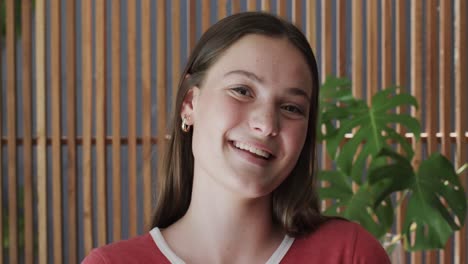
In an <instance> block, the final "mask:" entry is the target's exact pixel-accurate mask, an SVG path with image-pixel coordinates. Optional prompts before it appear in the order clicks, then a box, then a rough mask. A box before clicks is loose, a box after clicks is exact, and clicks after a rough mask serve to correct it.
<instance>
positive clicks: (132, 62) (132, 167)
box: [127, 1, 165, 237]
mask: <svg viewBox="0 0 468 264" xmlns="http://www.w3.org/2000/svg"><path fill="white" fill-rule="evenodd" d="M161 2H165V1H161ZM158 11H159V9H158ZM163 11H164V15H163V16H162V17H163V18H165V9H163ZM127 15H128V32H127V34H128V36H127V38H128V51H127V56H128V73H127V74H128V85H127V91H128V98H127V99H128V202H129V205H128V207H129V212H128V216H127V217H128V224H129V236H130V237H132V236H135V235H136V234H137V190H136V188H137V160H136V152H137V143H136V103H137V102H136V87H137V83H136V48H137V47H136V2H135V1H129V2H128V5H127ZM158 18H159V14H158ZM159 22H160V21H159V20H158V24H159ZM158 39H160V38H159V36H158ZM163 40H165V38H163ZM158 78H159V76H158Z"/></svg>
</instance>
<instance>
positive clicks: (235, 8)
mask: <svg viewBox="0 0 468 264" xmlns="http://www.w3.org/2000/svg"><path fill="white" fill-rule="evenodd" d="M231 4H232V6H231V9H232V14H236V13H239V12H240V0H232V1H231Z"/></svg>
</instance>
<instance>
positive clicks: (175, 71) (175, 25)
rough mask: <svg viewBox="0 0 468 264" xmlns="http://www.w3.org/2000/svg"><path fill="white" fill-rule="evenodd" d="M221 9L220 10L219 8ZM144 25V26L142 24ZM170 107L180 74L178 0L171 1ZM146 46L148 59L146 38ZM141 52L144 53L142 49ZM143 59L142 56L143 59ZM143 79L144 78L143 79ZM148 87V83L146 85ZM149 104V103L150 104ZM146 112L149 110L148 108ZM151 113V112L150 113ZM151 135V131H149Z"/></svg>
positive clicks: (148, 42)
mask: <svg viewBox="0 0 468 264" xmlns="http://www.w3.org/2000/svg"><path fill="white" fill-rule="evenodd" d="M220 9H221V8H220ZM146 15H147V16H148V19H149V16H150V14H149V13H148V14H146ZM143 25H145V24H143ZM149 25H150V22H149V20H148V29H147V33H148V35H149V33H150V32H149ZM171 30H172V54H171V56H172V105H175V102H176V95H177V86H178V85H179V84H178V80H179V78H180V74H181V73H180V72H181V68H180V52H181V50H180V0H174V1H172V29H171ZM146 42H147V44H148V46H147V48H148V50H147V51H146V52H147V56H148V58H149V55H150V54H149V52H150V48H151V47H150V44H151V43H150V39H149V38H148V40H147V41H146ZM143 51H145V50H144V49H143ZM144 58H145V57H144V56H143V59H144ZM148 63H150V61H148ZM150 66H151V65H149V64H148V74H150V70H151V69H150V68H149V67H150ZM147 77H148V80H149V78H151V76H150V75H148V76H147ZM143 79H144V78H143ZM148 85H149V83H148ZM150 104H151V102H150ZM148 110H151V109H149V108H148ZM150 112H151V111H150ZM143 124H145V122H143ZM150 133H151V131H150Z"/></svg>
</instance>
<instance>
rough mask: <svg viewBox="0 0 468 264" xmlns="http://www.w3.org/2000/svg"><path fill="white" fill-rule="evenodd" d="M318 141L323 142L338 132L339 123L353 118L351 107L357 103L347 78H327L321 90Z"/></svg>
mask: <svg viewBox="0 0 468 264" xmlns="http://www.w3.org/2000/svg"><path fill="white" fill-rule="evenodd" d="M319 102H320V105H319V113H320V115H319V122H318V123H319V124H321V126H319V129H318V133H317V135H318V139H319V140H323V139H325V138H326V137H330V136H331V135H333V134H335V133H336V132H337V131H338V128H337V126H336V123H337V121H340V120H344V119H347V118H349V117H350V116H351V113H350V112H349V107H350V106H354V105H355V104H356V103H357V101H356V99H354V97H353V93H352V90H351V82H350V81H349V80H348V79H346V78H335V77H327V80H326V81H325V83H324V84H323V86H322V87H321V88H320V98H319Z"/></svg>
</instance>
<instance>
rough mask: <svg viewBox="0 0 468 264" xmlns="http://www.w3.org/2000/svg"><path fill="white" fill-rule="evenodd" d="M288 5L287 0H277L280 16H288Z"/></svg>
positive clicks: (277, 9)
mask: <svg viewBox="0 0 468 264" xmlns="http://www.w3.org/2000/svg"><path fill="white" fill-rule="evenodd" d="M286 6H287V2H286V0H277V1H276V14H278V16H280V17H282V18H284V19H287V18H288V14H287V9H286Z"/></svg>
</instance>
